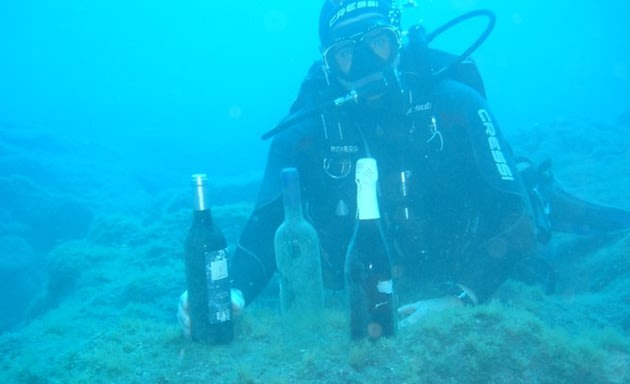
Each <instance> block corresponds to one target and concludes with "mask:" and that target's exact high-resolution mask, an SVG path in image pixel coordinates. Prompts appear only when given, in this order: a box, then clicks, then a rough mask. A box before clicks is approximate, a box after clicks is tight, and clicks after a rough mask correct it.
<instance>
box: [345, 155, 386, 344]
mask: <svg viewBox="0 0 630 384" xmlns="http://www.w3.org/2000/svg"><path fill="white" fill-rule="evenodd" d="M355 180H356V184H357V221H356V225H355V228H354V233H353V235H352V239H351V241H350V244H349V246H348V252H347V255H346V266H345V274H346V282H347V285H348V293H349V301H350V334H351V337H352V339H362V338H366V337H367V338H369V339H372V340H374V339H378V338H379V337H381V336H392V335H394V334H395V333H396V316H395V312H394V311H395V296H394V289H393V283H392V265H391V257H390V247H389V244H388V242H387V240H386V237H385V234H384V232H383V228H382V223H381V216H380V212H379V206H378V198H377V192H376V186H377V181H378V168H377V164H376V160H374V159H373V158H362V159H359V160H358V161H357V165H356V178H355Z"/></svg>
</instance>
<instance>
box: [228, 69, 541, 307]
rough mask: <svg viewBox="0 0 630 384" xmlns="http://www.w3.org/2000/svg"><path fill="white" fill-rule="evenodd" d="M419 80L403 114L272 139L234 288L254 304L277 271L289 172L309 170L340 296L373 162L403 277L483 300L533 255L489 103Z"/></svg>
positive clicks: (344, 121) (523, 204)
mask: <svg viewBox="0 0 630 384" xmlns="http://www.w3.org/2000/svg"><path fill="white" fill-rule="evenodd" d="M413 83H414V82H413V81H410V82H409V84H405V81H404V79H403V81H402V87H403V89H405V92H404V93H403V94H402V97H403V99H404V100H405V103H404V104H405V106H404V108H401V107H400V106H399V105H398V104H393V105H397V107H396V108H391V109H383V108H380V107H368V106H365V105H351V106H346V107H343V108H339V109H337V110H334V111H330V112H328V113H325V114H323V115H317V116H314V117H313V118H310V119H306V120H304V121H302V122H301V123H300V124H298V125H296V126H294V127H292V128H290V129H287V130H285V131H283V132H282V133H280V134H278V135H277V136H275V137H274V140H273V142H272V144H271V148H270V150H269V155H268V159H267V166H266V171H265V175H264V180H263V182H262V186H261V190H260V193H259V197H258V201H257V205H256V208H255V211H254V213H253V214H252V216H251V217H250V219H249V221H248V223H247V225H246V227H245V228H244V231H243V233H242V236H241V240H240V242H239V245H238V247H237V251H236V252H235V255H234V258H233V266H232V268H233V276H234V281H233V287H234V288H237V289H240V290H241V291H242V292H243V294H244V296H245V300H246V303H250V302H251V301H252V300H253V299H254V298H255V297H256V296H257V295H258V294H259V293H260V292H261V290H262V289H263V288H264V286H265V285H266V284H267V282H268V281H269V280H270V278H271V277H272V276H273V274H274V272H275V260H274V253H273V238H274V231H275V230H276V228H277V227H278V225H279V224H280V223H281V221H282V219H283V205H282V198H281V185H280V177H279V175H280V170H281V169H282V168H284V167H296V168H298V170H299V172H300V175H301V187H302V197H303V202H304V205H305V212H306V215H307V217H308V219H309V220H311V221H312V223H313V224H314V225H315V228H316V229H317V231H318V233H319V236H320V239H321V243H322V250H323V266H324V279H325V284H326V285H327V286H328V287H329V288H332V289H340V288H342V287H343V265H344V257H345V253H346V247H347V244H348V242H349V240H350V238H351V232H352V228H353V225H354V222H355V212H356V185H355V181H354V165H355V162H356V160H357V159H359V158H361V157H366V156H370V157H374V158H375V159H376V161H377V163H378V168H379V188H380V193H379V202H380V209H381V215H382V217H383V219H384V222H385V223H386V227H387V229H386V231H387V233H388V235H389V237H390V240H391V241H392V244H393V245H394V246H393V249H395V250H396V251H395V252H394V255H393V258H394V260H393V262H394V264H395V265H396V266H397V267H399V270H400V271H404V275H403V278H404V279H407V280H410V281H412V282H413V281H418V282H420V281H423V282H426V281H430V282H434V283H441V282H446V281H451V282H455V283H460V284H463V285H465V286H467V287H469V288H471V289H472V290H473V291H474V292H475V294H476V295H477V297H478V299H479V301H483V300H485V299H487V298H488V296H489V295H491V294H492V293H493V292H494V290H495V289H496V288H497V287H498V286H499V285H500V284H501V283H502V282H503V281H504V280H505V279H506V278H507V277H508V275H509V274H510V272H511V269H512V267H513V266H514V265H515V264H516V263H517V262H518V261H519V259H521V258H523V257H526V256H528V255H529V254H531V253H533V252H535V247H536V245H535V243H536V240H535V225H534V223H533V218H532V214H531V207H530V202H529V199H528V197H527V193H526V191H525V189H524V187H523V184H522V182H521V180H520V178H519V176H518V174H517V171H516V169H515V164H514V161H513V159H512V156H511V154H510V153H509V149H508V147H507V145H506V144H505V142H504V140H503V137H502V135H501V133H500V132H499V128H498V127H497V124H496V122H495V121H494V119H493V117H492V116H491V114H490V113H489V112H488V108H487V106H486V102H485V100H484V98H483V97H482V96H481V95H480V94H479V93H478V92H476V91H475V90H473V89H472V88H471V87H469V86H467V85H465V84H463V83H460V82H457V81H454V80H451V79H448V78H446V79H443V80H441V81H439V82H438V83H437V84H434V85H433V86H432V87H431V88H430V90H429V89H427V87H426V86H425V87H422V86H420V85H414V84H413ZM414 88H415V89H414ZM385 104H386V103H385ZM401 173H404V175H405V179H406V183H405V188H406V193H407V196H403V193H402V191H401V177H402V176H401ZM418 299H420V298H418Z"/></svg>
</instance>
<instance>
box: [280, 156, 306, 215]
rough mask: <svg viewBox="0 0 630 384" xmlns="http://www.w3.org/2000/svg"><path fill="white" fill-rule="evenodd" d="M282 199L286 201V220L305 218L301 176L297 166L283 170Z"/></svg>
mask: <svg viewBox="0 0 630 384" xmlns="http://www.w3.org/2000/svg"><path fill="white" fill-rule="evenodd" d="M281 176H282V200H283V202H284V218H285V220H298V219H301V218H303V212H302V195H301V193H300V178H299V175H298V172H297V170H296V169H295V168H287V169H283V170H282V174H281Z"/></svg>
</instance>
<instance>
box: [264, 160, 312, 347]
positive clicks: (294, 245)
mask: <svg viewBox="0 0 630 384" xmlns="http://www.w3.org/2000/svg"><path fill="white" fill-rule="evenodd" d="M281 178H282V188H283V191H282V192H283V202H284V221H283V222H282V224H280V226H279V227H278V229H277V230H276V233H275V236H274V248H275V256H276V268H277V272H278V276H279V281H280V302H281V309H282V314H283V318H284V319H283V321H284V327H285V329H287V330H289V332H292V333H293V334H295V332H294V331H299V330H313V329H316V328H317V327H321V324H322V323H321V322H322V320H323V312H324V288H323V279H322V266H321V254H320V244H319V238H318V236H317V232H316V231H315V228H313V226H312V225H311V223H309V222H308V221H307V220H306V219H305V218H304V215H303V211H302V200H301V194H300V181H299V174H298V171H297V169H295V168H285V169H283V170H282V171H281Z"/></svg>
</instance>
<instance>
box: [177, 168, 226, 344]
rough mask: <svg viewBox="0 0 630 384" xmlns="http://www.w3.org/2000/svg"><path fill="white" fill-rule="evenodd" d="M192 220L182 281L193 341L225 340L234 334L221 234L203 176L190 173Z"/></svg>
mask: <svg viewBox="0 0 630 384" xmlns="http://www.w3.org/2000/svg"><path fill="white" fill-rule="evenodd" d="M192 182H193V189H194V209H193V221H192V225H191V226H190V229H189V231H188V237H187V238H186V246H185V256H186V282H187V286H188V308H189V314H190V327H191V328H190V331H191V337H192V339H193V340H194V341H199V342H207V343H217V344H226V343H229V342H230V341H232V339H233V338H234V326H233V322H232V300H231V297H230V275H229V271H228V253H227V243H226V241H225V236H223V233H221V230H220V229H219V228H218V227H217V226H216V225H214V224H213V222H212V212H211V210H210V207H209V206H208V198H207V177H206V175H204V174H195V175H193V176H192Z"/></svg>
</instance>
